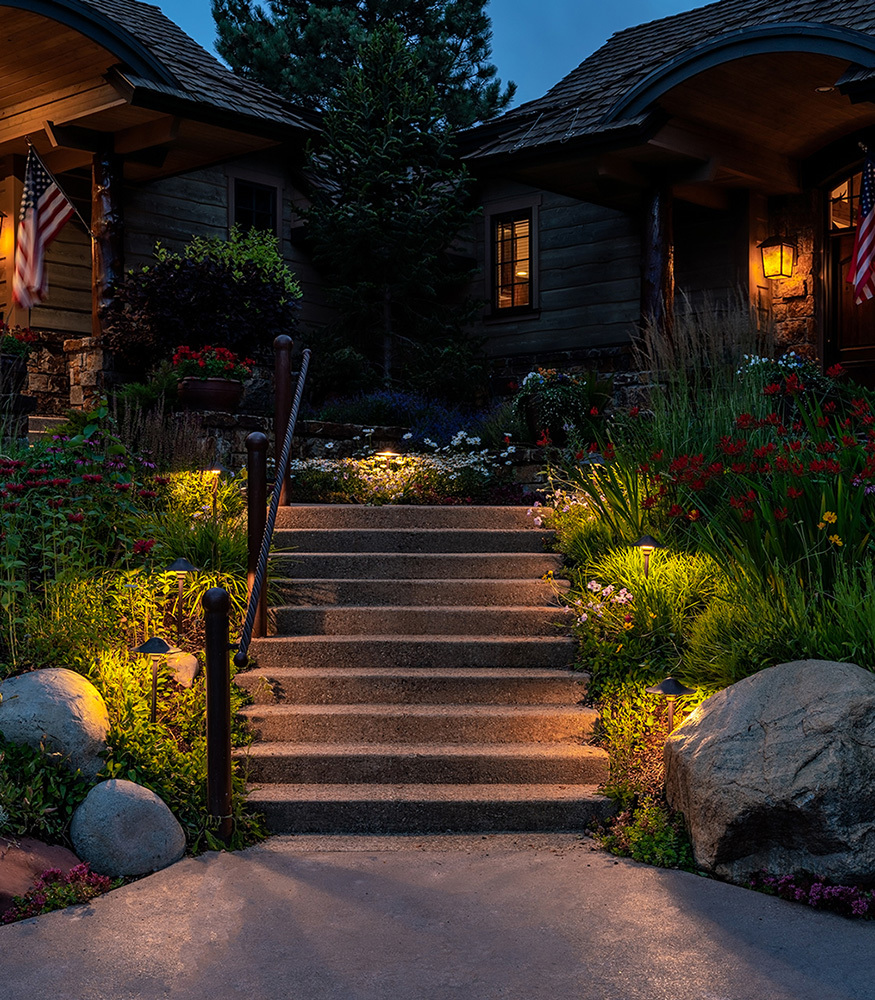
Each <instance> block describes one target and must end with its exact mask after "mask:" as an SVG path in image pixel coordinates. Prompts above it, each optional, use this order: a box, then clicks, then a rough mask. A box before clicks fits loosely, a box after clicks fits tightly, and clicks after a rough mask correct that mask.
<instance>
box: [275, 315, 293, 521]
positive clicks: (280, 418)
mask: <svg viewBox="0 0 875 1000" xmlns="http://www.w3.org/2000/svg"><path fill="white" fill-rule="evenodd" d="M293 343H294V341H293V340H292V338H291V337H287V336H286V335H285V334H284V333H281V334H280V335H279V336H278V337H277V338H276V339H275V340H274V342H273V351H274V388H273V391H274V422H273V434H274V438H273V440H274V446H273V455H274V460H275V461H276V463H277V465H279V460H280V454H281V453H282V450H283V441H285V439H286V428H287V427H288V426H289V415H290V414H291V412H292V345H293ZM276 474H277V475H279V469H277V473H276ZM288 502H289V480H288V477H285V478H284V479H283V488H282V492H281V493H280V504H281V505H283V504H287V503H288Z"/></svg>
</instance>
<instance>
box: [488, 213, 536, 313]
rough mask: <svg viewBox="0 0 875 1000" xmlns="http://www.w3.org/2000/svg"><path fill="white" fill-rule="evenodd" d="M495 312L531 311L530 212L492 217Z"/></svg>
mask: <svg viewBox="0 0 875 1000" xmlns="http://www.w3.org/2000/svg"><path fill="white" fill-rule="evenodd" d="M492 224H493V238H494V242H493V246H494V250H495V256H494V258H493V260H494V277H493V305H494V307H495V309H496V310H503V309H531V308H532V213H531V210H528V209H527V210H526V211H523V212H514V213H512V214H509V215H497V216H493V219H492Z"/></svg>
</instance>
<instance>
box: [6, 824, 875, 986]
mask: <svg viewBox="0 0 875 1000" xmlns="http://www.w3.org/2000/svg"><path fill="white" fill-rule="evenodd" d="M873 959H875V924H872V923H854V922H852V921H848V920H844V919H842V918H841V917H836V916H833V915H831V914H823V913H817V912H814V911H811V910H808V909H805V908H803V907H801V906H795V905H792V904H789V903H784V902H782V901H781V900H777V899H773V898H770V897H766V896H762V895H760V894H758V893H753V892H748V891H746V890H743V889H739V888H735V887H733V886H727V885H723V884H720V883H717V882H712V881H709V880H706V879H701V878H697V877H695V876H693V875H687V874H685V873H682V872H669V871H662V870H659V869H655V868H647V867H644V866H641V865H636V864H634V863H633V862H628V861H619V862H618V861H615V860H614V859H612V858H610V857H609V856H608V855H606V854H604V853H602V852H600V851H595V850H592V849H591V842H589V841H586V840H582V839H581V838H579V837H576V836H572V835H562V834H559V835H557V834H541V835H509V834H504V835H494V836H486V837H484V836H480V835H467V836H464V835H463V836H459V835H457V836H453V837H415V836H411V837H394V838H393V837H360V838H356V837H340V838H325V837H322V838H319V837H315V836H300V837H276V838H274V839H272V840H270V841H268V842H267V843H266V844H264V845H262V846H259V847H255V848H251V849H250V850H248V851H245V852H242V853H239V854H209V855H205V856H203V857H201V858H196V859H186V860H183V861H181V862H180V863H179V864H177V865H174V866H173V867H171V868H169V869H167V870H165V871H163V872H159V873H158V874H156V875H153V876H150V877H149V878H147V879H143V880H141V881H140V882H137V883H135V884H133V885H131V886H128V887H126V888H124V889H120V890H118V891H116V892H114V893H111V894H110V895H108V896H106V897H103V898H101V899H97V900H95V901H94V903H93V904H92V905H91V906H90V907H79V908H74V909H71V910H66V911H62V912H58V913H53V914H49V915H47V916H44V917H39V918H37V919H36V920H30V921H25V922H22V923H20V924H13V925H10V926H8V927H0V984H2V985H0V995H2V997H3V1000H34V998H35V997H51V998H52V1000H135V998H136V1000H157V998H162V1000H163V998H171V1000H201V998H203V1000H207V998H209V1000H229V998H235V997H240V998H245V1000H499V998H500V1000H875V978H873V974H872V968H873Z"/></svg>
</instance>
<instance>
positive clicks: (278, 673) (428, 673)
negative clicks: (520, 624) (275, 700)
mask: <svg viewBox="0 0 875 1000" xmlns="http://www.w3.org/2000/svg"><path fill="white" fill-rule="evenodd" d="M250 677H251V678H257V677H275V678H277V679H278V680H282V679H284V678H292V679H294V678H311V677H329V678H330V677H365V678H372V677H389V678H395V677H409V678H410V679H411V680H416V681H417V682H420V681H422V680H427V679H428V678H430V677H433V678H438V679H444V678H449V679H456V680H471V679H476V680H484V679H485V680H514V679H517V678H524V679H527V678H532V679H534V680H554V679H556V678H561V679H563V680H572V681H578V682H579V683H581V684H582V683H584V682H585V681H586V679H587V674H586V673H584V672H583V671H582V670H571V669H569V668H568V667H265V668H264V669H260V668H259V667H257V666H256V667H253V668H250V669H249V670H246V671H244V672H243V673H240V674H237V676H236V678H235V679H236V680H241V679H246V678H250Z"/></svg>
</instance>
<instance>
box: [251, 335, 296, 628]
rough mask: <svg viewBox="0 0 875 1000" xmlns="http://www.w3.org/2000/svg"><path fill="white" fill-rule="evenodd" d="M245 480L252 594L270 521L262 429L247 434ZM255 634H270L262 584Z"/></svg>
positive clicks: (265, 444) (265, 439)
mask: <svg viewBox="0 0 875 1000" xmlns="http://www.w3.org/2000/svg"><path fill="white" fill-rule="evenodd" d="M287 339H288V338H287ZM246 483H247V486H246V507H247V548H248V557H249V558H248V565H247V568H246V583H247V586H248V591H247V595H248V596H251V595H252V588H253V587H254V586H255V574H256V571H257V570H258V554H259V552H260V551H261V539H262V538H263V536H264V526H265V524H266V523H267V435H266V434H262V433H261V431H253V432H252V433H251V434H250V435H249V436H248V437H247V438H246ZM252 635H253V636H254V637H255V638H256V639H260V638H263V637H264V636H266V635H267V598H266V596H265V588H264V587H262V588H261V593H260V596H259V598H258V608H257V609H256V612H255V621H254V623H253V626H252Z"/></svg>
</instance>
